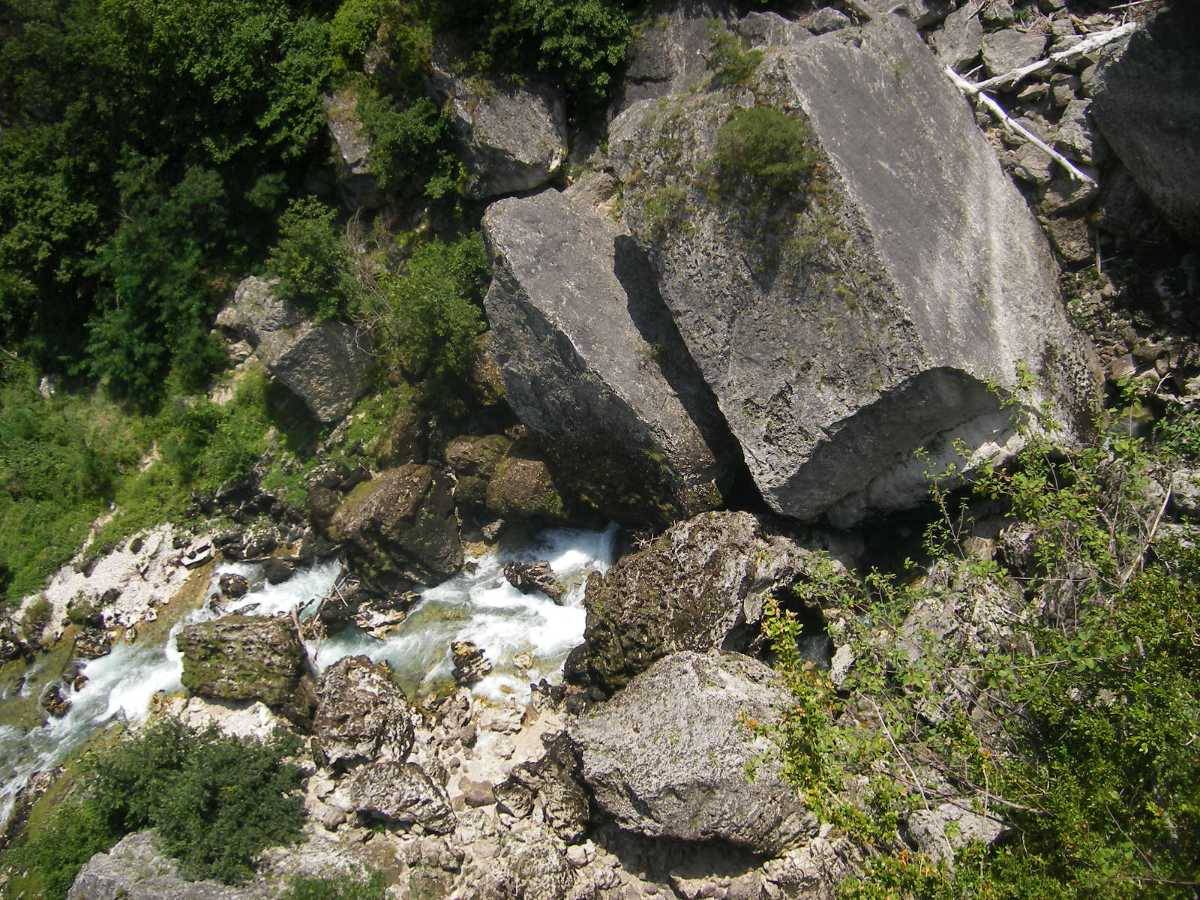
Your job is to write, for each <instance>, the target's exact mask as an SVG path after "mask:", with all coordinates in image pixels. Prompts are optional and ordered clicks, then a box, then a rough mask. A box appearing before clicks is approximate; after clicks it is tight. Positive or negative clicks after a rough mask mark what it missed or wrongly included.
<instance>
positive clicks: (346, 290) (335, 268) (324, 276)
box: [267, 197, 354, 319]
mask: <svg viewBox="0 0 1200 900" xmlns="http://www.w3.org/2000/svg"><path fill="white" fill-rule="evenodd" d="M336 216H337V212H336V211H335V210H334V209H332V208H331V207H328V206H326V205H325V204H323V203H322V202H321V201H320V200H317V199H316V198H315V197H305V198H303V199H300V200H295V201H293V202H292V204H291V205H290V206H288V208H287V210H286V211H285V212H284V213H283V215H281V216H280V217H279V240H278V241H277V242H276V244H275V246H274V247H272V248H271V253H270V256H269V257H268V258H267V272H268V274H270V275H272V276H274V277H275V278H278V279H279V287H278V291H279V295H280V296H281V297H282V298H283V299H285V300H289V301H291V302H293V303H296V304H297V305H299V306H302V307H303V308H305V309H307V310H310V311H312V312H314V313H315V314H316V317H317V318H318V319H332V318H335V317H336V316H339V315H341V314H342V313H344V312H345V311H346V309H347V307H348V305H349V301H350V298H351V296H352V295H353V293H354V280H353V278H352V277H351V276H350V250H349V248H348V247H347V246H346V240H345V238H344V236H343V235H342V234H341V233H340V232H339V230H338V227H337V224H336V222H335V218H336Z"/></svg>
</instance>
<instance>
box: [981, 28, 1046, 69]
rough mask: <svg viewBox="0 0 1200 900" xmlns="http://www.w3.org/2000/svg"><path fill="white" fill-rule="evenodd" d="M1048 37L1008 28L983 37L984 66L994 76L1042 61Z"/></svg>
mask: <svg viewBox="0 0 1200 900" xmlns="http://www.w3.org/2000/svg"><path fill="white" fill-rule="evenodd" d="M1045 49H1046V35H1045V33H1044V32H1040V31H1019V30H1018V29H1016V28H1006V29H1004V30H1003V31H993V32H990V33H989V34H985V35H984V36H983V64H984V65H985V66H986V67H987V70H988V72H989V73H990V74H992V75H1003V74H1004V73H1005V72H1011V71H1012V70H1013V69H1019V68H1020V67H1021V66H1025V65H1028V64H1029V63H1031V62H1033V61H1034V60H1035V59H1040V58H1041V56H1042V53H1043V52H1044V51H1045Z"/></svg>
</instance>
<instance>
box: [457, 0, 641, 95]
mask: <svg viewBox="0 0 1200 900" xmlns="http://www.w3.org/2000/svg"><path fill="white" fill-rule="evenodd" d="M636 5H637V4H635V3H623V2H620V0H499V2H496V3H489V4H486V6H485V5H482V4H478V3H475V2H474V0H438V2H437V3H436V4H435V21H436V22H437V23H439V24H440V25H441V26H442V27H445V28H448V29H451V30H469V31H470V32H471V35H470V36H471V39H472V43H473V45H474V47H475V59H474V62H475V65H477V66H480V67H482V68H486V69H491V70H492V71H498V72H501V73H508V74H516V75H521V74H532V73H533V72H534V71H536V72H538V73H539V74H541V75H543V76H545V77H549V78H550V79H551V80H552V81H554V82H556V83H558V84H559V85H561V86H562V87H563V88H564V89H565V90H566V91H567V92H568V93H569V94H570V95H571V96H573V97H574V98H575V99H576V100H577V101H578V102H580V103H582V104H584V105H600V104H602V103H603V101H604V100H605V98H606V97H607V96H608V93H609V91H610V90H611V89H612V86H613V84H614V80H615V75H616V72H617V70H618V69H619V67H620V66H621V64H622V62H623V61H624V59H625V52H626V50H627V49H628V47H629V42H630V40H631V39H632V36H633V20H632V17H631V15H630V12H629V10H630V9H631V8H632V7H634V6H636Z"/></svg>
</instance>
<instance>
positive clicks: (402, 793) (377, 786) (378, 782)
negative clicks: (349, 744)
mask: <svg viewBox="0 0 1200 900" xmlns="http://www.w3.org/2000/svg"><path fill="white" fill-rule="evenodd" d="M348 794H349V800H350V804H351V805H352V806H353V808H354V810H355V812H357V813H358V815H359V817H360V818H362V819H365V820H367V821H375V822H382V823H384V824H385V825H388V826H392V827H411V826H413V825H420V826H421V827H422V828H423V829H424V830H425V831H427V832H429V833H430V834H449V833H450V832H451V831H453V830H454V824H455V815H454V811H453V810H452V809H451V808H450V799H449V798H448V797H447V796H446V791H445V790H444V789H443V788H442V787H441V786H439V785H438V784H437V783H436V782H435V781H434V780H433V779H432V778H430V777H429V776H428V775H427V774H426V773H425V770H424V769H422V768H421V767H420V766H418V765H416V764H415V763H402V762H380V763H374V764H373V765H369V766H361V767H359V768H358V769H355V770H354V773H353V774H352V775H351V776H350V781H349V786H348Z"/></svg>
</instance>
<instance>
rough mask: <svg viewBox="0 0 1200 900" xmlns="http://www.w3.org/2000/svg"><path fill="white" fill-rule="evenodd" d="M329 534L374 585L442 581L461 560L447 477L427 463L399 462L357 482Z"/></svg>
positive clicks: (387, 588) (396, 587) (392, 587)
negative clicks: (399, 463) (392, 467)
mask: <svg viewBox="0 0 1200 900" xmlns="http://www.w3.org/2000/svg"><path fill="white" fill-rule="evenodd" d="M328 533H329V536H330V538H332V539H333V540H335V541H338V542H340V543H341V544H342V545H343V546H344V547H345V548H346V550H347V551H348V552H349V554H350V556H351V558H352V559H353V560H354V563H355V572H356V574H357V575H358V576H359V577H360V578H362V579H363V581H364V582H365V583H367V584H369V585H370V586H371V587H372V588H375V589H377V590H385V591H392V590H407V589H408V588H410V587H412V586H413V585H415V584H419V583H427V582H438V581H444V580H445V579H447V578H449V577H451V576H452V575H454V574H455V573H457V572H458V571H459V570H460V569H461V568H462V565H463V548H462V541H461V540H460V538H459V533H458V520H457V518H456V517H455V515H454V500H453V497H452V496H451V494H450V482H449V479H448V478H447V476H446V475H445V474H444V473H442V472H441V471H439V470H437V469H435V468H433V467H432V466H428V465H422V464H418V463H409V464H407V465H403V466H398V467H397V468H394V469H388V470H387V471H386V472H382V473H380V474H379V475H377V476H376V477H374V478H372V479H371V480H370V481H365V482H363V483H362V484H360V485H358V486H357V487H356V488H354V490H352V491H351V492H350V493H349V494H348V495H347V496H346V498H345V499H344V500H342V503H341V506H339V507H338V510H337V512H336V513H334V515H333V519H332V520H331V522H330V524H329V528H328Z"/></svg>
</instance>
